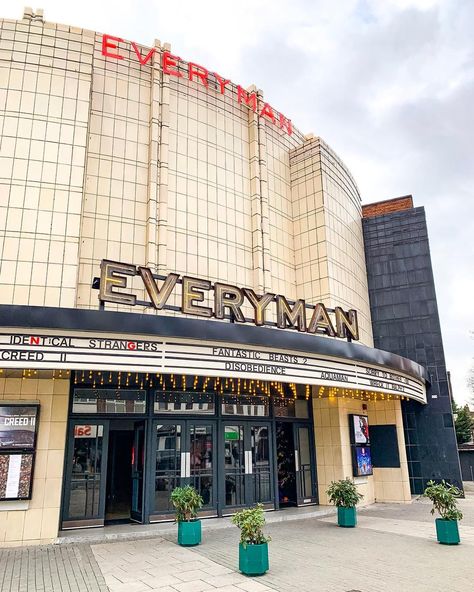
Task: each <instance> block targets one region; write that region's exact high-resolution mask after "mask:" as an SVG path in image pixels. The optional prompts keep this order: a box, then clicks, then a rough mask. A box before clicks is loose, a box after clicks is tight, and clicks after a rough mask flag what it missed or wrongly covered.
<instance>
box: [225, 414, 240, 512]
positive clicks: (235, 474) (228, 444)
mask: <svg viewBox="0 0 474 592" xmlns="http://www.w3.org/2000/svg"><path fill="white" fill-rule="evenodd" d="M224 471H225V505H226V506H240V505H243V504H244V503H245V455H244V427H243V426H241V425H226V426H225V428H224Z"/></svg>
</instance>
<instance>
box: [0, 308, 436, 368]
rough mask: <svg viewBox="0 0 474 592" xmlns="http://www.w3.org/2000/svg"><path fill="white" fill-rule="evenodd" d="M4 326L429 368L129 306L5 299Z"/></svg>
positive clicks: (356, 348)
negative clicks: (134, 310) (91, 306)
mask: <svg viewBox="0 0 474 592" xmlns="http://www.w3.org/2000/svg"><path fill="white" fill-rule="evenodd" d="M0 327H15V328H21V329H33V328H36V329H49V330H51V329H53V330H54V329H58V330H59V329H60V330H63V331H99V332H104V333H108V334H113V333H127V334H129V335H154V336H157V337H161V338H170V337H178V338H183V339H200V340H205V341H222V342H225V343H228V344H239V343H240V344H243V345H254V346H260V347H270V348H278V349H288V350H295V351H302V352H307V353H314V354H322V355H326V356H333V357H338V358H345V359H348V360H354V361H359V362H367V363H369V364H377V365H380V366H387V367H388V368H392V369H394V370H401V371H402V372H406V373H407V374H409V375H410V376H413V377H415V378H418V379H420V378H421V379H423V380H428V374H427V372H426V370H425V369H424V368H423V367H422V366H421V365H419V364H417V363H416V362H413V361H412V360H409V359H407V358H403V357H401V356H399V355H397V354H393V353H390V352H387V351H383V350H380V349H375V348H372V347H367V346H365V345H360V344H358V343H348V342H347V341H342V340H338V339H331V338H329V337H327V338H326V337H320V336H317V335H309V334H307V333H300V332H298V331H295V330H287V331H283V330H281V329H271V328H268V327H256V326H252V325H243V324H238V323H224V322H217V321H211V320H200V319H199V320H198V319H189V318H180V317H169V316H159V315H145V314H136V313H129V312H112V311H105V310H83V309H77V308H55V307H46V306H16V305H0Z"/></svg>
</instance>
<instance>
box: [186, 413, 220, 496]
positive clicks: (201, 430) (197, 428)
mask: <svg viewBox="0 0 474 592" xmlns="http://www.w3.org/2000/svg"><path fill="white" fill-rule="evenodd" d="M189 435H190V440H191V448H190V464H191V482H192V484H193V485H194V487H195V488H196V489H197V490H198V491H199V493H200V494H201V496H202V498H203V500H204V506H208V505H211V504H212V503H213V497H214V496H213V485H214V482H213V473H212V463H213V454H214V451H213V449H212V444H213V437H212V426H211V425H191V426H190V427H189Z"/></svg>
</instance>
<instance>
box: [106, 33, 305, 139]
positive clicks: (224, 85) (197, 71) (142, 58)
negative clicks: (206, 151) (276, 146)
mask: <svg viewBox="0 0 474 592" xmlns="http://www.w3.org/2000/svg"><path fill="white" fill-rule="evenodd" d="M119 43H127V42H126V41H124V40H123V39H121V38H120V37H113V36H112V35H103V36H102V55H103V56H104V57H106V58H110V59H114V60H123V59H124V56H123V55H121V54H120V53H119V47H118V44H119ZM130 45H131V46H132V49H133V52H134V53H135V55H136V58H137V60H138V62H139V64H140V65H141V66H145V65H146V64H148V62H150V60H151V59H152V58H153V56H154V54H155V53H156V48H155V47H152V48H151V49H150V51H149V52H148V53H147V54H146V55H143V54H142V53H141V51H140V48H139V47H138V45H137V44H136V43H134V42H133V41H131V42H130ZM161 69H162V71H163V74H168V75H169V76H175V77H176V78H183V77H186V78H188V80H191V81H193V80H198V81H199V82H200V84H202V85H203V86H205V87H206V88H207V89H208V88H209V83H210V84H211V86H212V87H213V88H215V89H216V90H217V91H218V92H219V93H220V94H221V95H224V94H229V92H230V90H229V89H230V87H228V85H229V84H230V82H231V81H230V80H227V79H225V78H223V77H222V76H219V74H217V73H216V72H209V70H207V68H204V67H203V66H200V65H199V64H195V63H193V62H184V61H183V60H182V59H181V58H179V57H178V56H175V55H173V54H172V53H170V52H169V51H164V52H163V53H162V54H161ZM183 71H185V72H186V74H185V73H184V72H183ZM234 96H235V99H236V101H237V102H238V103H239V104H244V105H247V106H248V107H250V109H252V111H255V113H257V114H258V115H259V116H260V117H262V118H264V119H266V120H267V121H271V122H272V123H273V124H274V125H276V126H278V127H279V128H281V129H284V130H286V131H287V132H288V134H289V135H290V136H291V134H292V133H293V127H292V125H291V121H290V120H289V119H288V118H286V117H285V116H284V115H282V114H281V113H278V112H277V111H275V110H274V109H273V108H272V107H271V106H270V105H269V104H268V103H264V102H262V101H259V100H258V97H257V93H255V92H247V91H246V90H245V89H243V88H242V87H241V86H240V85H237V90H236V91H235V93H234Z"/></svg>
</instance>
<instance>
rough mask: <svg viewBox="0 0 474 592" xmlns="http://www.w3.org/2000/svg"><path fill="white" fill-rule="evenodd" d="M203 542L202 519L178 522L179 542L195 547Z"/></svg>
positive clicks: (184, 545) (185, 545)
mask: <svg viewBox="0 0 474 592" xmlns="http://www.w3.org/2000/svg"><path fill="white" fill-rule="evenodd" d="M200 542H201V521H200V520H193V521H192V522H178V544H179V545H182V546H183V547H194V546H195V545H199V543H200Z"/></svg>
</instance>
